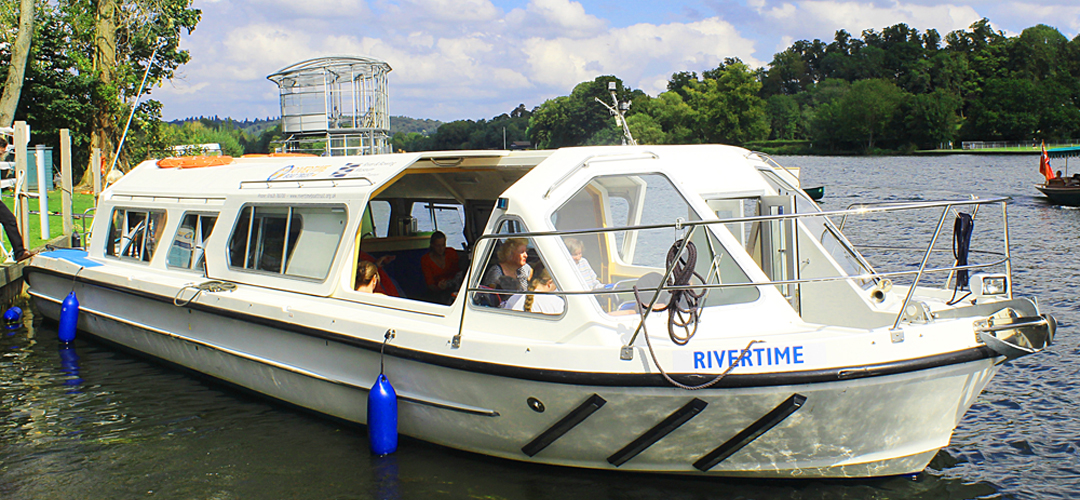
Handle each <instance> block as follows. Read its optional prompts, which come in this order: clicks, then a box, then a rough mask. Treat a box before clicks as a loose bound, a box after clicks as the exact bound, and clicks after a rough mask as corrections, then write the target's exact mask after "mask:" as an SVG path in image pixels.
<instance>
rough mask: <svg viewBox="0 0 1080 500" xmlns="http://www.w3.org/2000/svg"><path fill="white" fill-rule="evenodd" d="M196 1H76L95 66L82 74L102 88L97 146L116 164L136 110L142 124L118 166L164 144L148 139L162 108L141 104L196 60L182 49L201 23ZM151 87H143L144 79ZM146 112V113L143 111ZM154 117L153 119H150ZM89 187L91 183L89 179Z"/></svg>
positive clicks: (71, 8)
mask: <svg viewBox="0 0 1080 500" xmlns="http://www.w3.org/2000/svg"><path fill="white" fill-rule="evenodd" d="M190 5H191V0H72V1H71V2H67V3H65V8H66V9H68V12H69V14H70V15H71V18H72V20H73V23H75V24H76V25H77V26H78V28H77V31H78V32H79V33H80V34H81V35H82V37H81V39H80V40H79V41H80V42H81V44H82V49H83V50H84V51H85V53H86V54H87V55H88V57H87V59H86V60H88V61H89V62H90V65H89V67H87V66H83V67H81V68H79V69H80V71H86V72H89V73H91V74H93V75H94V77H95V80H96V82H97V85H96V86H95V88H94V92H93V103H94V108H95V112H94V116H93V130H92V132H91V139H90V142H91V146H92V147H96V148H101V150H102V154H103V156H104V157H105V158H106V160H107V161H108V162H109V163H110V164H111V163H113V162H114V161H115V159H114V158H112V156H113V154H115V149H116V144H117V142H118V141H119V139H120V137H121V135H122V133H123V131H122V129H121V128H120V127H119V126H118V124H119V123H125V122H126V121H127V119H128V114H129V113H130V112H131V109H132V107H135V111H136V114H139V115H140V116H138V119H139V121H140V122H141V123H137V124H136V125H142V126H137V127H136V130H135V132H136V133H135V134H134V135H132V134H131V133H129V137H128V138H127V139H126V140H127V141H131V142H132V144H131V145H128V144H125V147H128V148H129V149H128V150H127V151H121V152H120V160H122V161H121V162H119V163H118V164H119V165H121V168H122V169H125V168H126V167H125V165H124V164H125V163H127V162H129V161H130V160H135V161H138V160H141V159H142V158H134V157H130V155H128V154H127V152H128V151H131V150H134V149H140V148H141V149H143V150H148V149H149V148H148V147H147V144H142V145H140V142H142V143H148V144H149V143H155V142H157V143H160V137H154V136H152V135H151V136H147V135H145V134H147V133H153V132H154V130H155V129H156V127H155V126H153V125H152V124H151V122H154V121H157V120H159V119H160V115H154V114H153V113H154V112H160V105H154V104H148V105H141V104H140V105H138V106H137V107H136V105H135V103H136V102H137V101H138V100H139V98H140V97H141V94H140V91H141V90H142V91H143V92H144V93H147V94H148V93H150V89H152V88H153V87H155V86H157V85H158V84H159V83H160V82H161V81H163V80H164V79H167V78H170V77H171V76H172V75H173V72H174V71H175V69H176V68H177V67H178V66H179V65H181V64H184V63H186V62H187V61H188V60H189V58H190V56H189V55H188V52H187V51H186V50H180V47H179V44H180V34H181V32H182V31H185V30H186V31H187V33H188V34H190V33H191V31H192V30H194V29H195V26H196V25H197V24H198V22H199V18H200V16H201V11H199V10H198V9H192V8H190ZM144 75H145V76H146V88H145V89H142V88H141V83H142V79H143V76H144ZM140 111H141V112H142V113H141V114H140V113H139V112H140ZM148 113H149V114H148ZM83 182H84V183H86V182H89V180H88V179H86V178H84V179H83Z"/></svg>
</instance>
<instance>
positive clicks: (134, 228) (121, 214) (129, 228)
mask: <svg viewBox="0 0 1080 500" xmlns="http://www.w3.org/2000/svg"><path fill="white" fill-rule="evenodd" d="M163 229H165V211H163V210H149V209H140V208H123V207H118V208H116V209H114V210H113V213H112V223H111V224H109V241H108V242H107V243H106V245H105V255H108V256H111V257H119V258H124V259H134V260H139V261H142V262H150V259H151V258H152V257H153V255H154V249H155V248H157V244H158V242H159V241H161V232H162V230H163Z"/></svg>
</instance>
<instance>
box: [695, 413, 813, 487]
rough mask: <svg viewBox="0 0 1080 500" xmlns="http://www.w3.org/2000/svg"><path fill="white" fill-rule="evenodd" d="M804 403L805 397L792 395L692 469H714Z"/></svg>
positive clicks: (703, 470)
mask: <svg viewBox="0 0 1080 500" xmlns="http://www.w3.org/2000/svg"><path fill="white" fill-rule="evenodd" d="M805 402H806V396H803V395H801V394H792V395H791V397H789V398H787V399H786V400H784V402H783V403H780V405H779V406H777V407H776V408H773V409H772V411H770V412H769V413H766V414H765V416H763V417H761V418H759V419H757V420H756V421H755V422H754V423H752V424H750V426H749V427H747V428H745V429H743V430H742V431H741V432H739V433H738V434H736V435H735V437H733V438H731V439H729V440H727V442H725V443H724V444H722V445H720V446H719V447H717V448H716V449H715V450H713V451H711V452H709V453H708V454H707V455H705V456H703V457H701V458H700V459H698V461H697V462H694V467H695V468H697V469H698V470H700V471H701V472H708V470H709V469H711V468H713V467H716V464H718V463H720V462H723V461H724V460H725V459H727V457H730V456H731V455H734V454H735V452H737V451H739V450H741V449H742V448H743V447H744V446H746V445H748V444H750V443H752V442H754V440H755V439H757V438H759V437H761V435H762V434H765V433H766V432H768V431H769V429H772V428H773V427H776V425H777V424H779V423H780V422H783V421H784V419H785V418H788V416H790V415H791V414H792V413H795V411H796V410H798V409H799V408H801V407H802V405H803V403H805Z"/></svg>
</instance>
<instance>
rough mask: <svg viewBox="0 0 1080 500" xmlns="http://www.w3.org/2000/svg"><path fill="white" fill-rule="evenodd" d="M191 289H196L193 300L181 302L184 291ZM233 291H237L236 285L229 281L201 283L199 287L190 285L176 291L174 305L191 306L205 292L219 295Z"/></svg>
mask: <svg viewBox="0 0 1080 500" xmlns="http://www.w3.org/2000/svg"><path fill="white" fill-rule="evenodd" d="M189 288H191V289H194V290H195V294H194V295H192V296H191V298H189V299H187V300H184V301H181V300H180V295H181V294H183V293H184V290H187V289H189ZM233 290H236V283H230V282H228V281H220V280H210V281H204V282H202V283H199V284H198V285H196V284H194V283H188V284H186V285H184V286H183V287H182V288H180V290H177V291H176V295H175V296H174V297H173V305H174V306H176V307H184V306H186V305H188V304H190V303H191V302H192V301H193V300H195V298H196V297H198V296H199V294H201V293H203V292H211V293H217V292H231V291H233Z"/></svg>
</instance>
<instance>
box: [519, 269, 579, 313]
mask: <svg viewBox="0 0 1080 500" xmlns="http://www.w3.org/2000/svg"><path fill="white" fill-rule="evenodd" d="M555 290H556V288H555V280H553V279H551V273H549V272H548V270H547V269H545V268H543V267H541V268H539V269H537V270H536V271H535V272H534V273H533V278H532V279H531V280H529V291H530V292H533V291H536V292H554V291H555ZM503 308H505V309H510V310H514V311H525V312H536V313H540V314H562V312H563V310H564V309H565V308H566V304H565V303H564V302H563V299H562V297H559V296H558V295H534V294H525V293H519V294H516V295H514V296H513V297H510V300H508V301H506V303H505V304H503Z"/></svg>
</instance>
